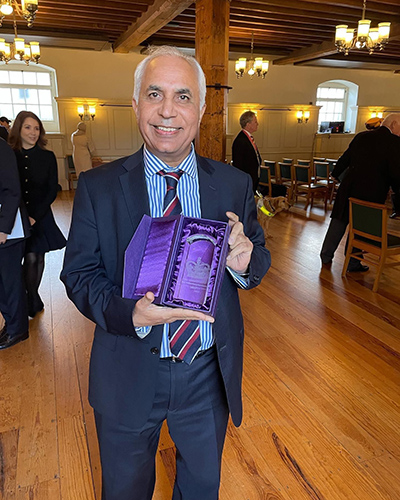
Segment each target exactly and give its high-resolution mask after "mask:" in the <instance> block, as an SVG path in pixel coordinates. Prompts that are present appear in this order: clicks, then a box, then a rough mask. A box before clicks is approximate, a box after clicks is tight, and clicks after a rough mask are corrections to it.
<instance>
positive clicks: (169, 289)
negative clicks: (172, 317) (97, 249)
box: [122, 215, 230, 316]
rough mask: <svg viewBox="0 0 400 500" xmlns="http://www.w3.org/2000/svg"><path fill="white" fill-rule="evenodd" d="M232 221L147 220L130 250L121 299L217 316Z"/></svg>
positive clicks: (132, 242)
mask: <svg viewBox="0 0 400 500" xmlns="http://www.w3.org/2000/svg"><path fill="white" fill-rule="evenodd" d="M229 232H230V227H229V225H228V223H227V222H220V221H215V220H207V219H196V218H193V217H184V216H182V215H178V216H172V217H159V218H151V217H149V216H148V215H144V216H143V218H142V220H141V221H140V224H139V226H138V227H137V229H136V232H135V234H134V235H133V237H132V239H131V241H130V243H129V245H128V248H127V249H126V251H125V269H124V283H123V290H122V296H123V297H124V298H128V299H140V298H141V297H143V296H144V295H145V293H146V292H149V291H150V292H153V293H154V296H155V300H154V303H155V304H160V305H165V306H170V307H183V308H185V309H192V310H195V311H202V312H204V313H206V314H208V315H210V316H214V315H215V311H216V307H217V301H218V296H219V293H220V290H221V283H222V279H223V277H224V272H225V264H226V256H227V253H228V238H229Z"/></svg>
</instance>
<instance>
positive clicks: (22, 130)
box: [8, 111, 66, 318]
mask: <svg viewBox="0 0 400 500" xmlns="http://www.w3.org/2000/svg"><path fill="white" fill-rule="evenodd" d="M8 142H9V144H10V145H11V147H12V148H13V150H14V152H15V155H16V158H17V164H18V170H19V175H20V182H21V191H22V199H23V201H24V202H25V205H26V208H27V211H28V215H29V221H30V223H31V225H32V236H31V237H30V238H29V239H28V240H27V243H26V249H25V257H24V277H25V286H26V290H27V294H28V295H27V296H28V314H29V316H30V317H32V318H33V317H34V316H35V315H36V313H38V312H40V311H42V310H43V308H44V304H43V302H42V299H41V298H40V295H39V285H40V282H41V280H42V276H43V271H44V254H45V253H47V252H50V251H52V250H58V249H61V248H64V247H65V244H66V239H65V238H64V236H63V234H62V232H61V231H60V229H59V227H58V226H57V224H56V222H55V220H54V216H53V212H52V210H51V204H52V203H53V201H54V200H55V199H56V196H57V191H58V174H57V161H56V157H55V156H54V153H53V152H52V151H48V150H46V149H45V146H46V144H47V140H46V138H45V130H44V128H43V124H42V122H41V121H40V119H39V118H38V117H37V116H36V115H35V114H34V113H31V112H30V111H21V112H20V113H18V115H17V117H16V118H15V121H14V124H13V126H12V128H11V130H10V134H9V139H8Z"/></svg>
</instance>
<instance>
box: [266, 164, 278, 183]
mask: <svg viewBox="0 0 400 500" xmlns="http://www.w3.org/2000/svg"><path fill="white" fill-rule="evenodd" d="M264 166H265V167H268V168H269V173H270V177H271V182H272V183H277V182H279V179H278V176H277V168H276V161H273V160H264Z"/></svg>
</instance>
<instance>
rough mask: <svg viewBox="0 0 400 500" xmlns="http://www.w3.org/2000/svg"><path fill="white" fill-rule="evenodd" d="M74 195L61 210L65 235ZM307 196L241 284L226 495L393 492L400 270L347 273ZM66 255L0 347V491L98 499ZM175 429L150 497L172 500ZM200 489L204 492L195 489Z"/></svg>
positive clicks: (81, 332) (357, 499) (317, 496)
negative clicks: (236, 417) (37, 302)
mask: <svg viewBox="0 0 400 500" xmlns="http://www.w3.org/2000/svg"><path fill="white" fill-rule="evenodd" d="M71 205H72V197H71V195H70V194H69V193H62V194H61V195H60V197H59V198H58V200H57V201H56V203H55V205H54V208H55V214H56V217H57V221H58V223H59V224H60V226H61V227H62V229H63V231H64V232H65V233H67V230H68V226H69V221H70V211H71ZM322 212H323V211H322V210H320V208H318V207H314V208H313V210H312V211H311V212H310V211H308V212H307V213H304V210H303V209H302V208H301V207H300V208H299V210H297V209H296V207H295V209H294V210H293V211H290V212H288V213H285V212H282V213H280V214H278V215H277V216H276V217H274V219H273V220H272V222H271V224H270V232H271V234H272V238H269V239H268V247H269V249H270V251H271V253H272V267H271V270H270V272H269V273H268V275H267V276H266V278H265V279H264V280H263V282H262V284H261V285H260V286H259V287H258V288H256V289H254V290H251V291H241V292H240V298H241V303H242V309H243V315H244V321H245V329H246V337H245V349H244V352H245V356H244V378H243V402H244V420H243V424H242V426H241V427H240V428H235V427H234V426H233V425H232V423H230V424H229V426H228V433H227V437H226V445H225V450H224V455H223V463H222V483H221V490H220V499H221V500H258V499H262V500H311V499H312V500H399V498H400V487H399V481H398V476H399V470H400V391H399V388H400V285H399V283H400V274H399V272H398V271H395V270H394V269H392V270H390V271H389V272H385V271H384V275H383V277H382V280H381V284H380V288H379V292H378V293H373V292H372V284H373V280H374V275H373V273H371V272H368V273H364V274H362V275H355V276H348V277H346V278H345V279H342V278H341V276H340V272H341V268H342V265H343V258H344V257H343V244H342V245H341V246H340V248H339V249H338V251H337V254H336V255H335V260H334V263H333V265H332V268H331V269H330V270H327V269H322V270H321V269H320V262H319V250H320V246H321V243H322V240H323V237H324V234H325V231H326V227H327V223H328V218H327V217H325V215H324V214H323V213H322ZM62 257H63V252H61V251H60V252H52V253H51V254H49V255H48V256H47V258H46V270H45V276H44V279H43V283H42V287H41V294H42V296H43V299H44V301H45V310H44V312H43V313H41V314H39V315H38V316H37V317H36V318H35V319H33V320H31V321H30V338H29V340H27V341H25V342H23V343H21V344H19V345H17V346H15V347H13V348H11V349H8V350H7V351H4V352H0V382H1V385H0V387H1V389H0V500H91V499H92V500H94V499H97V500H100V498H101V466H100V459H99V451H98V445H97V440H96V430H95V425H94V418H93V411H92V409H91V407H90V406H89V404H88V401H87V390H88V366H89V357H90V349H91V343H92V337H93V325H92V324H91V323H90V322H89V321H88V320H86V319H85V318H83V317H82V316H81V315H80V314H79V313H78V312H77V310H76V309H75V307H74V306H73V305H72V304H71V303H70V302H69V301H68V299H67V298H66V296H65V291H64V288H63V285H62V284H61V283H60V281H59V279H58V276H59V272H60V269H61V265H62ZM174 457H175V450H174V445H173V442H172V440H171V438H170V436H169V434H168V429H167V426H166V425H164V426H163V428H162V431H161V436H160V443H159V451H158V453H157V456H156V469H157V480H156V487H155V492H154V495H153V500H170V499H171V496H172V488H173V482H174V476H175V463H174ZM199 500H201V499H199Z"/></svg>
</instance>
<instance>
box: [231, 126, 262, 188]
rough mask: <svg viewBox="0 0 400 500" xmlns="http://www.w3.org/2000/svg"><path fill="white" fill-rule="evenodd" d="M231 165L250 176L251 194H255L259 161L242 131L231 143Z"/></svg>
mask: <svg viewBox="0 0 400 500" xmlns="http://www.w3.org/2000/svg"><path fill="white" fill-rule="evenodd" d="M232 163H233V165H234V166H235V167H237V168H239V169H240V170H242V171H243V172H246V173H247V174H249V175H250V177H251V179H252V181H253V192H255V191H256V189H257V186H258V181H259V177H258V170H259V166H260V161H259V158H258V156H257V153H256V151H255V149H254V146H253V144H252V143H251V141H250V139H249V138H248V137H247V135H246V132H243V130H241V131H240V132H239V133H238V135H237V136H236V138H235V140H234V141H233V144H232Z"/></svg>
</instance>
